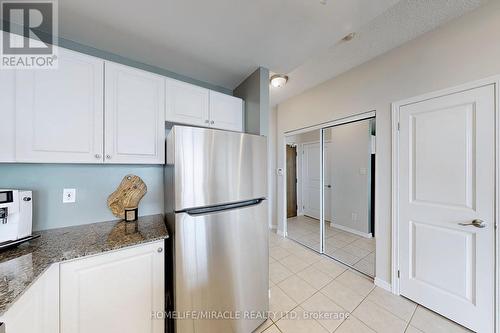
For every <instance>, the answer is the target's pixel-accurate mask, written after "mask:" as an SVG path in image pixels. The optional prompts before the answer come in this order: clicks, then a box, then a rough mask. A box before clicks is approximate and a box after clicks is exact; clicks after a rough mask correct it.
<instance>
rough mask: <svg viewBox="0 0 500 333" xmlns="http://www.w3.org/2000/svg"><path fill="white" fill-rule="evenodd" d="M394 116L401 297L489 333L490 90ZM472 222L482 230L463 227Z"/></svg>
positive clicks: (491, 272)
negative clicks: (396, 124) (396, 122)
mask: <svg viewBox="0 0 500 333" xmlns="http://www.w3.org/2000/svg"><path fill="white" fill-rule="evenodd" d="M399 117H400V133H399V162H398V163H399V194H398V196H399V224H398V225H399V269H400V293H401V294H402V295H404V296H406V297H408V298H410V299H412V300H414V301H416V302H417V303H420V304H422V305H424V306H426V307H428V308H430V309H432V310H434V311H436V312H438V313H440V314H442V315H444V316H445V317H448V318H450V319H452V320H454V321H456V322H458V323H460V324H462V325H464V326H466V327H468V328H470V329H472V330H475V331H479V332H493V325H494V295H495V289H494V277H495V275H494V267H495V261H494V259H495V256H494V241H495V239H494V225H495V215H494V209H495V204H494V198H495V196H494V194H495V192H494V191H495V187H494V184H495V151H494V147H495V132H494V131H495V87H494V86H493V85H489V86H484V87H480V88H476V89H471V90H468V91H463V92H459V93H455V94H450V95H446V96H442V97H439V98H433V99H428V100H424V101H422V102H418V103H413V104H408V105H405V106H402V107H400V108H399ZM474 220H482V221H484V222H483V223H484V224H483V226H484V227H478V226H473V225H462V224H467V223H471V222H472V221H474ZM461 223H462V224H461Z"/></svg>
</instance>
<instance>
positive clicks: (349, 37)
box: [342, 32, 356, 42]
mask: <svg viewBox="0 0 500 333" xmlns="http://www.w3.org/2000/svg"><path fill="white" fill-rule="evenodd" d="M354 37H356V33H355V32H351V33H350V34H348V35H346V36H344V38H342V41H343V42H350V41H351V40H353V39H354Z"/></svg>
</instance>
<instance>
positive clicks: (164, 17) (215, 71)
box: [59, 0, 398, 90]
mask: <svg viewBox="0 0 500 333" xmlns="http://www.w3.org/2000/svg"><path fill="white" fill-rule="evenodd" d="M326 1H328V2H327V4H325V5H323V4H321V3H320V0H141V1H131V0H126V1H124V0H59V35H60V36H61V37H64V38H67V39H70V40H73V41H76V42H79V43H81V44H84V45H88V46H92V47H95V48H98V49H101V50H104V51H108V52H112V53H115V54H118V55H121V56H124V57H127V58H130V59H133V60H137V61H141V62H143V63H146V64H149V65H154V66H158V67H162V68H165V69H168V70H170V71H173V72H176V73H178V74H181V75H185V76H188V77H192V78H194V79H198V80H202V81H205V82H208V83H211V84H214V85H217V86H221V87H224V88H227V89H230V90H233V89H234V88H236V87H237V86H238V85H239V83H241V81H243V80H244V79H245V78H246V77H247V76H248V75H249V74H251V73H252V72H253V71H254V70H256V69H257V68H258V67H259V66H262V67H266V68H269V69H271V70H273V71H277V72H285V73H287V72H289V71H291V70H293V69H294V68H296V67H297V66H299V65H300V64H302V63H304V62H305V61H306V60H307V59H309V58H311V57H312V56H314V55H315V54H317V53H318V52H322V51H324V50H326V49H327V48H329V47H330V46H332V45H333V44H334V43H335V42H336V41H337V40H338V39H340V38H342V37H343V36H344V35H346V34H347V33H348V32H350V31H352V30H356V29H358V28H359V27H361V26H363V25H364V24H366V23H367V22H369V21H370V20H372V19H373V18H375V17H376V16H378V15H380V14H381V13H382V12H384V11H385V10H386V9H388V8H389V7H391V6H392V5H394V4H395V3H396V2H397V1H398V0H326Z"/></svg>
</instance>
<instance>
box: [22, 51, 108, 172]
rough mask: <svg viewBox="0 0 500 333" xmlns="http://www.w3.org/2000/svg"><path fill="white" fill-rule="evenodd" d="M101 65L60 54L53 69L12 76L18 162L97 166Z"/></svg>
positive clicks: (100, 130)
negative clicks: (14, 89)
mask: <svg viewBox="0 0 500 333" xmlns="http://www.w3.org/2000/svg"><path fill="white" fill-rule="evenodd" d="M103 64H104V61H103V60H100V59H97V58H94V57H90V56H87V55H84V54H80V53H76V52H72V51H69V50H65V49H60V50H59V66H58V68H57V69H51V70H23V71H18V72H17V74H16V109H17V110H16V111H17V114H16V131H17V133H16V160H17V161H18V162H45V163H101V162H102V152H103V67H104V65H103Z"/></svg>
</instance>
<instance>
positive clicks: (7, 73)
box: [0, 70, 16, 163]
mask: <svg viewBox="0 0 500 333" xmlns="http://www.w3.org/2000/svg"><path fill="white" fill-rule="evenodd" d="M15 86H16V72H15V71H14V70H2V72H1V73H0V124H2V128H1V129H0V163H1V162H15V160H16V154H15V152H16V108H15V105H16V93H15V91H16V90H15Z"/></svg>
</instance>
